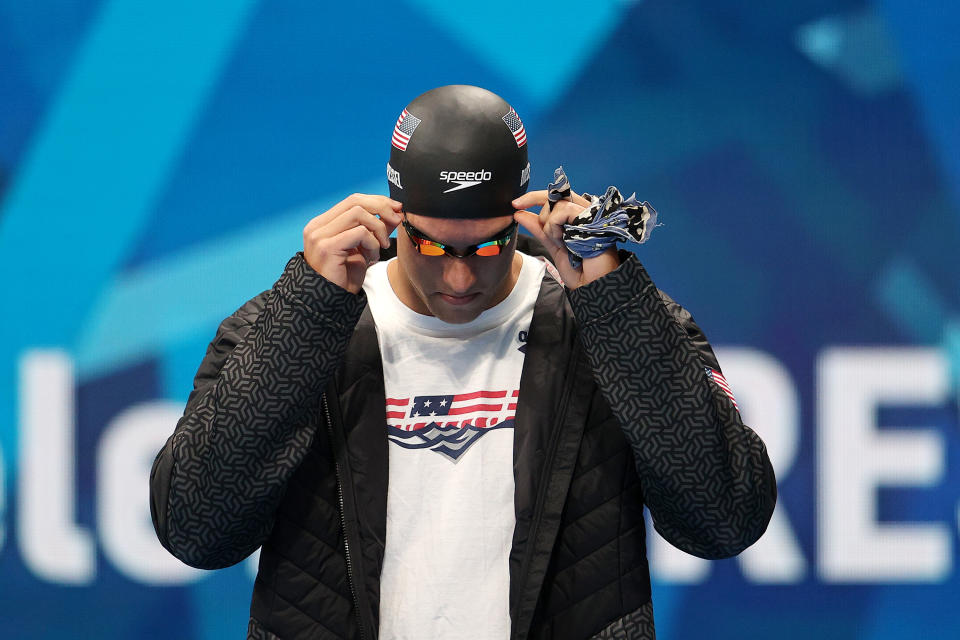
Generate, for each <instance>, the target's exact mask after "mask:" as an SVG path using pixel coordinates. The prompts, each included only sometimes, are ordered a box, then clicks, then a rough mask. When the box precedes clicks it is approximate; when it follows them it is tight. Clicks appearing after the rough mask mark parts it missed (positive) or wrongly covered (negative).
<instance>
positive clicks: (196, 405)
mask: <svg viewBox="0 0 960 640" xmlns="http://www.w3.org/2000/svg"><path fill="white" fill-rule="evenodd" d="M365 304H366V297H365V296H364V295H363V293H362V292H361V293H360V294H358V295H355V294H352V293H350V292H348V291H346V290H345V289H342V288H340V287H338V286H336V285H334V284H332V283H330V282H329V281H327V280H326V279H324V278H323V277H322V276H320V275H319V274H317V273H316V272H315V271H314V270H313V269H312V268H311V267H310V266H309V265H308V264H307V263H306V262H305V261H304V260H303V256H302V254H297V255H296V256H294V257H293V258H292V259H291V260H290V262H289V263H288V264H287V267H286V269H285V270H284V272H283V275H282V276H281V277H280V279H279V280H278V281H277V282H276V284H275V285H274V286H273V288H272V289H271V290H269V291H267V292H265V293H263V294H261V295H260V296H258V297H257V298H254V299H253V300H251V301H249V302H248V303H247V304H245V305H244V306H243V307H241V308H240V309H239V310H238V311H237V312H236V313H234V314H233V315H232V316H230V317H229V318H227V319H226V320H224V322H223V323H222V324H221V326H220V328H219V329H218V331H217V335H216V337H215V338H214V340H213V342H211V343H210V346H209V347H208V349H207V353H206V356H205V357H204V360H203V362H202V363H201V365H200V368H199V370H198V372H197V376H196V378H195V380H194V390H193V392H192V393H191V394H190V399H189V401H188V402H187V407H186V410H185V411H184V415H183V417H182V418H181V419H180V421H179V422H178V424H177V427H176V430H175V431H174V433H173V435H172V436H171V437H170V439H169V440H167V443H166V445H165V446H164V447H163V449H162V450H161V451H160V453H159V454H158V455H157V458H156V460H155V462H154V466H153V470H152V472H151V477H150V507H151V514H152V516H153V522H154V527H155V528H156V531H157V536H158V537H159V539H160V542H161V543H162V544H163V546H164V547H166V548H167V549H168V550H169V551H170V552H171V553H172V554H173V555H175V556H176V557H178V558H180V559H181V560H182V561H183V562H185V563H187V564H189V565H191V566H194V567H199V568H205V569H215V568H221V567H226V566H229V565H231V564H234V563H236V562H239V561H240V560H242V559H243V558H245V557H246V556H248V555H249V554H250V553H252V552H253V551H254V550H255V549H256V548H257V547H258V546H260V545H261V544H262V543H263V541H264V540H265V539H266V537H267V535H268V534H269V532H270V529H271V527H272V524H273V518H274V513H275V512H276V509H277V507H278V506H279V503H280V500H281V499H282V497H283V495H284V492H285V489H286V484H287V481H288V480H289V478H290V476H291V475H292V474H293V472H294V471H295V470H296V468H297V466H298V465H299V463H300V462H301V461H302V460H303V457H304V455H305V454H306V452H307V450H308V449H309V447H310V445H311V444H312V441H313V436H314V431H315V429H316V426H317V420H316V418H317V411H318V407H319V404H320V396H321V393H322V391H323V389H324V387H325V385H326V383H327V381H328V380H329V379H330V376H331V375H332V374H333V372H334V371H335V370H336V368H337V367H338V366H339V364H340V362H341V359H342V357H343V354H344V352H345V351H346V346H347V342H348V340H349V338H350V336H351V334H352V332H353V330H354V327H355V326H356V323H357V321H358V320H359V318H360V315H361V313H362V311H363V308H364V306H365Z"/></svg>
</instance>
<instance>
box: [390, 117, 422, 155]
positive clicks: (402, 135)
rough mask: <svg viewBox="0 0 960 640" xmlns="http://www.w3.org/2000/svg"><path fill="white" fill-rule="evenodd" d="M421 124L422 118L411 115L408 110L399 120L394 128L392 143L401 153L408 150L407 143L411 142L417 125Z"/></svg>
mask: <svg viewBox="0 0 960 640" xmlns="http://www.w3.org/2000/svg"><path fill="white" fill-rule="evenodd" d="M419 124H420V118H418V117H416V116H415V115H413V114H411V113H410V112H409V111H407V110H406V109H404V110H403V113H401V114H400V117H399V118H397V124H396V125H395V126H394V127H393V138H392V139H391V141H390V142H392V143H393V146H395V147H396V148H397V149H400V150H401V151H406V150H407V143H409V142H410V136H412V135H413V132H414V130H415V129H416V128H417V125H419Z"/></svg>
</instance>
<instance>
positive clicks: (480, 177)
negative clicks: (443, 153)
mask: <svg viewBox="0 0 960 640" xmlns="http://www.w3.org/2000/svg"><path fill="white" fill-rule="evenodd" d="M492 179H493V172H491V171H487V170H486V169H481V170H480V171H441V172H440V180H441V181H443V182H446V183H447V184H450V183H451V182H456V183H457V186H455V187H451V188H449V189H447V190H446V191H444V193H450V192H451V191H459V190H460V189H468V188H470V187H475V186H477V185H478V184H480V183H481V182H486V181H488V180H492Z"/></svg>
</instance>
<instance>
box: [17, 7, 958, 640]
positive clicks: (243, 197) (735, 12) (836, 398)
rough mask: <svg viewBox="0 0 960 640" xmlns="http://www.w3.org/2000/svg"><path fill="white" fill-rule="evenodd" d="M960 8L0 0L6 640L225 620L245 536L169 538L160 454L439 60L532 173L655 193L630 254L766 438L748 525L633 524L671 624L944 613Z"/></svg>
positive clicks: (954, 547)
mask: <svg viewBox="0 0 960 640" xmlns="http://www.w3.org/2000/svg"><path fill="white" fill-rule="evenodd" d="M958 33H960V4H958V3H956V2H952V1H951V0H932V1H930V2H919V3H918V2H908V1H907V0H869V1H865V0H812V1H811V0H789V1H786V0H785V1H779V2H768V3H762V2H761V3H758V2H748V1H747V0H722V1H720V2H716V1H714V0H646V1H640V2H631V1H628V0H617V1H614V0H600V1H595V2H589V3H584V2H574V1H572V0H552V1H550V2H546V1H536V2H504V1H501V0H488V1H485V2H464V3H460V2H451V1H449V0H395V1H394V2H390V3H384V4H366V3H360V4H350V3H347V4H338V3H323V2H314V1H309V0H298V1H297V0H287V1H281V0H259V1H258V0H236V1H233V2H187V1H185V0H167V1H165V2H126V1H120V0H46V1H43V2H23V1H22V0H0V296H2V299H3V304H2V313H0V327H2V332H0V576H2V579H0V637H4V638H18V639H33V638H237V637H242V636H243V633H244V631H245V625H246V620H247V608H248V604H249V594H250V590H251V585H252V576H253V571H254V569H253V564H252V562H253V561H247V562H245V563H242V564H241V565H238V566H236V567H233V568H231V569H227V570H223V571H219V572H201V571H195V570H192V569H189V568H186V567H184V566H183V565H181V564H179V563H178V562H177V561H175V560H174V559H173V558H171V557H170V556H168V555H167V554H166V552H165V551H163V549H162V548H161V547H160V546H159V544H158V543H157V542H156V540H155V538H154V534H153V530H152V527H151V524H150V516H149V511H148V503H147V478H148V474H149V469H150V464H151V462H152V459H153V456H154V454H155V452H156V451H157V450H158V449H159V448H160V446H161V445H162V443H163V441H164V440H165V438H166V437H167V436H168V435H169V433H171V432H172V429H173V427H174V425H175V423H176V420H177V418H178V416H179V415H180V412H181V411H182V406H183V403H184V401H185V399H186V397H187V394H188V392H189V390H190V388H191V378H192V376H193V373H194V371H195V368H196V366H197V364H198V363H199V361H200V359H201V357H202V356H203V353H204V349H205V347H206V344H207V342H208V340H209V339H210V338H211V337H212V335H213V332H214V330H215V329H216V326H217V324H218V322H219V321H220V319H222V318H223V317H224V316H226V315H228V314H229V313H230V312H231V311H232V310H233V309H235V308H236V307H237V306H239V305H240V304H241V303H242V302H243V301H244V300H246V299H247V298H248V297H251V296H253V295H254V294H256V293H258V292H259V291H261V290H263V289H265V288H268V287H269V286H270V285H271V284H272V282H273V281H274V280H275V279H276V278H277V277H278V276H279V274H280V272H281V270H282V269H283V266H284V264H285V262H286V261H287V259H288V258H289V257H290V256H291V255H292V254H293V253H294V252H295V251H297V250H298V249H299V248H300V247H301V242H302V238H301V230H302V227H303V225H304V224H305V223H306V221H307V220H308V219H310V218H311V217H312V216H313V215H316V214H317V213H319V212H322V211H323V210H325V209H326V208H327V207H328V206H329V205H331V204H333V203H334V202H336V201H338V200H340V199H341V198H343V197H344V196H345V195H347V194H349V193H352V192H355V191H361V192H373V193H386V191H387V190H386V184H387V183H386V179H385V175H384V167H385V163H386V160H387V157H388V152H389V148H390V142H389V139H390V133H391V131H392V128H393V125H394V122H395V121H396V118H397V115H398V114H399V112H400V110H401V109H402V108H403V106H404V105H405V104H407V103H408V102H409V101H410V100H411V99H412V98H413V97H415V96H416V95H418V94H419V93H421V92H423V91H425V90H427V89H429V88H432V87H434V86H437V85H441V84H449V83H469V84H478V85H481V86H484V87H488V88H490V89H492V90H494V91H496V92H498V93H500V94H501V95H503V96H505V97H506V98H507V100H508V101H510V102H511V103H512V105H513V106H514V107H515V108H516V110H517V111H518V112H519V114H520V115H521V117H522V118H523V120H524V123H525V125H526V130H527V133H528V136H529V145H530V153H531V160H532V166H533V170H532V179H531V184H532V185H534V187H536V188H543V187H545V185H546V184H547V182H548V181H549V180H550V178H551V177H552V171H553V169H554V168H555V167H556V166H558V165H560V164H562V165H563V166H564V167H565V169H566V171H567V174H568V175H569V176H570V178H571V181H572V184H573V186H574V188H575V189H577V190H580V191H589V192H593V193H596V192H602V191H603V190H604V189H605V188H606V187H607V186H608V185H611V184H614V185H618V186H619V187H620V188H621V190H623V191H626V192H627V193H630V192H631V191H636V192H637V194H638V196H640V197H641V198H642V199H647V200H649V201H650V202H651V203H653V204H654V206H656V208H657V209H658V210H659V212H660V221H661V222H662V223H663V226H662V227H660V228H658V229H657V230H656V231H655V233H654V234H653V237H652V239H651V241H650V242H649V243H648V244H646V245H644V246H642V247H640V248H639V249H637V252H638V254H639V255H640V257H641V259H642V260H643V261H644V263H645V264H646V265H647V268H648V270H649V271H650V273H651V274H652V275H653V277H654V279H655V281H656V282H657V283H658V285H659V286H660V287H661V288H662V289H665V290H666V291H668V292H669V293H670V294H671V295H672V296H673V297H675V298H676V299H677V300H679V301H681V302H682V303H683V304H684V305H685V306H686V307H687V308H688V309H690V310H691V312H692V313H693V314H694V316H695V317H696V319H697V320H698V322H699V324H700V325H701V326H702V327H704V329H705V330H706V332H707V334H708V336H709V337H710V339H711V340H712V342H713V343H714V344H715V345H716V346H717V351H718V352H719V355H720V362H721V365H722V366H723V368H724V371H725V373H726V374H727V378H728V380H729V382H730V384H731V385H732V387H733V390H734V393H735V394H736V395H737V399H738V401H739V403H740V407H741V409H742V412H743V415H744V417H745V420H746V421H747V422H748V423H749V424H751V425H755V427H756V429H757V431H759V432H760V433H761V434H762V435H763V437H764V438H765V439H766V441H767V443H768V446H769V450H770V454H771V457H772V459H773V462H774V465H775V467H776V470H777V475H778V479H779V486H780V501H779V503H778V505H777V511H776V513H775V517H774V520H773V522H772V523H771V526H770V529H769V531H768V532H767V534H766V536H765V537H764V538H763V539H762V540H761V541H760V542H759V543H758V544H757V545H755V547H753V548H752V549H750V550H748V551H747V552H746V553H744V554H743V555H742V556H741V557H740V558H737V559H732V560H725V561H721V562H713V563H707V562H704V561H700V560H698V559H696V558H692V557H690V556H685V555H683V554H681V553H679V552H672V551H671V550H670V549H668V548H666V547H665V546H664V543H662V542H660V541H659V540H657V539H655V537H653V536H652V537H651V541H650V546H651V549H650V558H651V566H652V570H653V575H654V578H655V588H654V608H655V615H656V622H657V628H658V635H659V637H660V638H662V639H665V640H680V639H687V638H764V639H769V638H864V639H870V640H880V639H893V638H897V639H900V638H926V639H933V638H957V637H960V606H958V602H960V588H958V587H960V569H958V564H960V563H958V560H960V557H958V552H960V549H958V531H960V429H958V407H960V405H958V379H960V287H958V284H960V257H958V247H960V125H958V114H960V47H958V46H957V34H958ZM438 543H440V544H442V543H443V541H438Z"/></svg>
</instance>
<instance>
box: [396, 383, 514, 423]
mask: <svg viewBox="0 0 960 640" xmlns="http://www.w3.org/2000/svg"><path fill="white" fill-rule="evenodd" d="M519 395H520V391H519V389H515V390H513V391H473V392H470V393H459V394H455V395H438V396H427V395H422V396H414V397H413V398H387V403H386V418H387V426H390V427H395V428H397V429H401V430H403V431H417V430H419V429H423V428H424V427H427V426H428V425H431V424H434V423H436V424H438V425H439V426H441V427H460V428H464V427H467V426H473V427H477V428H480V429H485V428H489V427H493V426H495V425H498V424H500V423H502V422H505V421H507V420H513V419H514V418H515V417H516V410H517V397H518V396H519Z"/></svg>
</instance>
